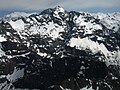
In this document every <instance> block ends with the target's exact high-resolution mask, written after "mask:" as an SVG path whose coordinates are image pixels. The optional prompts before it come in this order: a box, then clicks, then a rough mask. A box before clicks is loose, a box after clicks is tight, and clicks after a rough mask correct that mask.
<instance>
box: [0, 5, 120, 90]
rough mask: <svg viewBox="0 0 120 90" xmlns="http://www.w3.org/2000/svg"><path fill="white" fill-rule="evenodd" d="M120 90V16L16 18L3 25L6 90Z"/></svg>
mask: <svg viewBox="0 0 120 90" xmlns="http://www.w3.org/2000/svg"><path fill="white" fill-rule="evenodd" d="M32 89H36V90H119V89H120V13H119V12H116V13H86V12H75V11H70V12H68V11H66V10H64V9H63V8H61V7H60V6H57V7H55V8H49V9H46V10H44V11H42V12H41V13H40V14H38V13H31V14H27V13H24V12H14V13H11V14H9V15H6V16H4V17H2V18H1V19H0V90H32Z"/></svg>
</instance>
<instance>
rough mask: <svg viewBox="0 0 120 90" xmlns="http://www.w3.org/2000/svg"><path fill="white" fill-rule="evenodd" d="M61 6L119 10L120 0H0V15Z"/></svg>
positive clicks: (106, 10)
mask: <svg viewBox="0 0 120 90" xmlns="http://www.w3.org/2000/svg"><path fill="white" fill-rule="evenodd" d="M58 5H59V6H61V7H63V8H64V9H65V10H67V11H83V12H90V13H97V12H103V13H112V12H120V0H89V1H88V0H51V1H50V2H48V1H47V0H36V1H33V0H19V1H18V0H9V1H8V0H0V17H2V16H4V15H6V14H9V13H12V12H28V13H31V12H37V13H40V12H41V11H43V10H45V9H47V8H54V7H56V6H58Z"/></svg>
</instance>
